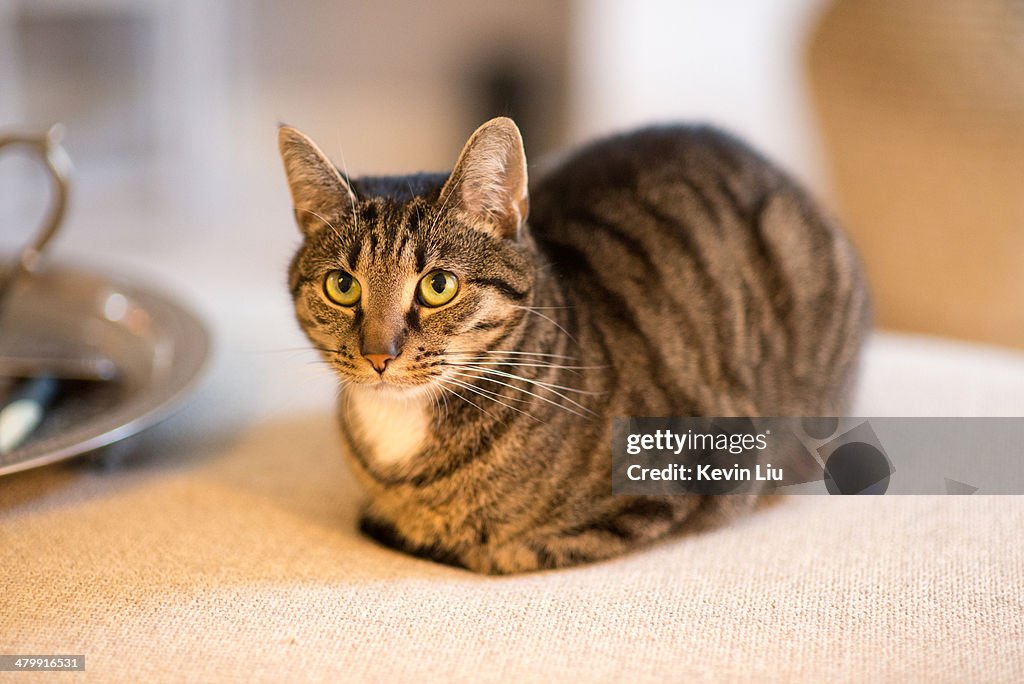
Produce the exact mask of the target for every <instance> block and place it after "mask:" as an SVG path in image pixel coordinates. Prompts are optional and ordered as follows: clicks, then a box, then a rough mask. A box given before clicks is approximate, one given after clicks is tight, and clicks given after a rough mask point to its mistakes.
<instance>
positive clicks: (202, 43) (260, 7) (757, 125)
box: [0, 0, 1024, 346]
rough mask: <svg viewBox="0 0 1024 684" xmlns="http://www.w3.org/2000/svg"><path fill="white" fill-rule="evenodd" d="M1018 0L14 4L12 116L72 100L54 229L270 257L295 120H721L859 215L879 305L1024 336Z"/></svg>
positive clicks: (431, 123)
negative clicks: (282, 129)
mask: <svg viewBox="0 0 1024 684" xmlns="http://www.w3.org/2000/svg"><path fill="white" fill-rule="evenodd" d="M1021 6H1022V3H1020V2H1018V1H1017V0H983V1H981V2H972V3H957V2H952V0H950V1H948V2H938V3H930V2H924V1H923V0H887V1H886V2H881V1H875V0H868V1H866V2H847V1H845V0H776V1H773V2H762V1H761V0H722V1H720V2H715V3H708V2H697V1H693V2H678V1H676V2H673V1H669V0H635V1H632V2H630V1H627V0H523V1H522V2H517V3H478V2H470V1H469V0H441V1H439V2H433V3H413V2H397V1H396V0H382V1H380V2H374V3H369V2H346V1H340V2H339V1H333V2H332V1H329V0H309V1H307V2H267V1H259V0H251V1H247V0H0V128H4V127H17V128H20V129H24V128H26V127H27V128H37V129H38V128H41V127H43V126H45V125H46V124H48V123H50V122H52V121H63V122H65V123H66V124H67V128H68V135H67V139H66V140H67V147H68V148H69V150H70V152H71V153H72V155H73V157H74V159H75V161H76V165H77V175H76V187H75V194H74V197H73V200H74V205H73V207H72V213H71V218H70V221H69V225H68V230H67V233H66V235H65V236H63V237H62V241H61V244H60V245H59V246H58V249H60V250H65V251H66V252H68V253H80V254H83V255H87V256H88V255H95V256H98V257H100V258H103V257H104V256H119V257H123V258H129V259H139V260H151V261H154V262H155V261H159V260H160V258H161V257H164V258H165V261H170V260H171V257H172V256H173V258H174V259H175V260H176V262H175V263H176V267H177V268H181V269H187V268H188V267H189V266H191V265H194V264H202V263H204V261H203V260H204V259H205V260H207V261H206V267H209V268H216V267H218V266H219V262H218V261H217V259H218V258H219V257H217V256H216V255H217V254H219V253H220V252H218V250H217V249H214V247H217V246H220V247H223V248H224V249H233V250H236V251H238V252H241V253H244V254H246V255H247V257H246V258H247V259H248V260H250V261H251V262H255V263H261V264H264V265H265V266H266V268H267V269H269V270H274V269H280V268H282V264H283V263H284V262H285V261H286V260H287V256H288V254H289V253H290V251H291V249H292V248H293V246H294V242H295V240H296V235H295V232H294V229H293V228H292V226H291V217H290V210H289V207H288V199H287V193H286V191H285V188H284V184H283V179H282V177H281V172H280V168H279V162H278V160H277V158H276V150H275V146H274V136H275V131H274V128H275V126H276V124H277V123H278V122H279V121H283V122H287V123H289V124H291V125H294V126H297V127H299V128H301V129H303V130H305V131H306V132H308V133H309V134H310V135H312V136H313V137H314V138H316V139H317V140H318V141H319V142H320V143H321V144H322V146H323V147H324V149H325V150H326V151H327V152H328V153H329V154H330V155H332V156H333V157H334V158H335V160H336V161H337V162H339V163H342V162H343V163H344V164H345V165H346V166H347V167H348V170H349V171H350V172H352V173H354V174H361V173H388V172H406V171H415V170H422V169H429V170H437V169H444V168H448V167H450V165H451V164H452V162H453V161H454V158H455V156H456V155H457V153H458V151H459V149H460V148H461V145H462V143H463V142H464V141H465V139H466V137H467V136H468V135H469V133H470V132H472V130H473V129H474V128H475V127H476V125H478V124H479V123H481V122H482V121H483V120H485V119H486V118H488V117H490V116H494V115H498V114H510V115H512V116H514V117H515V118H516V119H517V121H518V122H519V123H520V125H521V127H522V128H523V131H524V134H525V136H526V140H527V145H528V153H529V155H530V157H531V160H533V161H534V162H536V161H537V160H539V159H542V158H544V156H545V155H546V154H548V153H551V152H553V151H557V150H559V149H561V148H564V147H565V146H567V145H573V144H577V143H579V142H581V141H584V140H586V139H588V138H590V137H592V136H594V135H598V134H601V133H605V132H609V131H613V130H618V129H623V128H628V127H630V126H635V125H640V124H644V123H649V122H652V121H677V120H701V121H711V122H715V123H717V124H719V125H722V126H724V127H726V128H729V129H731V130H733V131H734V132H736V133H738V134H740V135H741V136H743V137H745V138H747V139H748V140H750V141H751V142H753V143H754V144H755V146H757V147H759V148H760V149H762V150H763V151H764V152H766V153H767V154H769V155H770V156H771V157H773V158H774V159H776V160H777V161H778V162H780V163H781V164H782V165H783V166H785V167H786V168H788V169H790V170H791V171H792V172H793V173H794V174H795V175H796V176H797V177H799V178H800V179H801V180H803V181H804V182H805V183H806V184H808V185H809V186H810V187H811V189H812V191H813V192H814V193H815V194H816V195H818V196H819V197H820V198H822V200H823V201H824V202H825V203H826V205H827V206H828V207H830V208H831V209H832V210H833V211H835V212H837V213H838V214H839V215H840V216H841V218H842V219H843V220H844V222H845V223H846V224H847V226H848V228H849V230H850V231H851V233H852V234H853V236H854V239H855V241H856V242H857V243H858V246H859V247H860V249H861V251H862V253H863V254H864V257H865V261H866V264H867V268H868V271H869V273H870V275H871V280H872V287H873V289H874V292H875V298H876V301H877V308H878V312H879V321H880V322H881V324H882V325H884V326H885V327H889V328H895V329H904V330H915V331H924V332H928V333H932V334H940V335H954V336H958V337H964V338H969V339H980V340H986V341H994V342H1000V343H1004V344H1013V345H1020V346H1024V286H1022V285H1021V278H1020V270H1021V267H1022V266H1024V238H1022V237H1021V236H1020V235H1021V233H1022V230H1021V229H1022V228H1024V219H1022V210H1021V206H1022V205H1021V201H1022V200H1021V197H1024V192H1022V190H1024V188H1022V187H1021V186H1022V185H1024V172H1022V167H1021V159H1022V158H1024V155H1022V154H1021V153H1020V150H1021V147H1020V142H1019V141H1020V131H1021V130H1022V128H1024V124H1022V123H1021V121H1022V118H1021V111H1022V109H1021V107H1022V105H1021V102H1024V98H1021V97H1020V95H1019V93H1020V92H1021V88H1024V75H1022V73H1021V69H1022V68H1024V59H1022V58H1021V51H1022V50H1024V48H1022V45H1024V42H1022V41H1024V38H1022V36H1024V30H1022V29H1021V28H1020V27H1021V23H1020V15H1021ZM965 65H966V66H965ZM925 67H929V68H925ZM982 76H985V77H986V78H981V77H982ZM1007 93H1009V94H1007ZM1000 94H1002V95H1004V96H1002V97H997V95H1000ZM1015 98H1016V99H1015ZM992 112H995V113H997V114H998V115H999V117H998V122H997V123H996V124H991V125H990V123H989V122H990V121H994V120H995V119H994V118H993V115H992ZM926 114H927V116H925V115H926ZM947 114H948V116H947ZM972 116H974V117H975V118H973V119H972V118H971V117H972ZM986 117H987V118H986ZM986 131H988V132H987V133H986ZM1014 136H1016V137H1014ZM1014 141H1016V142H1014ZM35 173H36V172H35V171H33V169H32V168H31V165H30V164H27V163H26V162H25V160H23V159H19V158H18V157H17V155H5V156H4V157H3V158H2V159H0V248H3V247H7V248H10V247H11V246H12V245H13V244H14V243H16V242H17V240H18V239H19V236H20V234H21V232H20V231H23V230H24V226H26V225H27V224H28V223H29V222H30V221H31V218H30V217H31V216H32V215H33V212H36V213H38V211H39V210H40V209H39V207H41V206H42V201H43V199H42V198H41V197H40V196H38V194H37V193H34V192H32V191H31V189H33V188H34V187H35V186H34V185H33V183H34V181H36V180H39V179H38V178H36V177H35V176H34V175H33V174H35ZM968 180H969V181H970V182H969V183H965V181H968ZM203 246H209V247H210V248H209V249H204V248H203ZM968 266H969V268H968ZM196 267H197V268H198V266H196ZM166 271H167V272H168V273H170V272H171V271H173V269H170V268H167V269H166ZM276 275H279V274H276Z"/></svg>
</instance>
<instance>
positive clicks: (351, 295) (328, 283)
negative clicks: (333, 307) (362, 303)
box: [324, 271, 363, 306]
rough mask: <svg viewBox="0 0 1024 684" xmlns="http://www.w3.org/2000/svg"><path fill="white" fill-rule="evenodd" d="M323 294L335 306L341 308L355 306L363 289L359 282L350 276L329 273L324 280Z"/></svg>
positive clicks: (334, 272)
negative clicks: (338, 305)
mask: <svg viewBox="0 0 1024 684" xmlns="http://www.w3.org/2000/svg"><path fill="white" fill-rule="evenodd" d="M324 292H325V293H326V294H327V298H328V299H330V300H331V301H332V302H334V303H335V304H341V305H342V306H355V305H356V302H358V301H359V296H360V295H361V294H362V293H363V288H361V287H360V286H359V281H358V280H356V279H355V278H353V277H352V274H350V273H345V272H344V271H331V272H330V273H328V274H327V278H326V279H325V280H324Z"/></svg>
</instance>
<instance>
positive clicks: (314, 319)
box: [278, 118, 535, 392]
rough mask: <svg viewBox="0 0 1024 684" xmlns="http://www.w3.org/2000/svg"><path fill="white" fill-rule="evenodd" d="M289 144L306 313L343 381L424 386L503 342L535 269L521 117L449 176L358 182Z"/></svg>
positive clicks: (480, 140) (300, 141) (299, 141)
mask: <svg viewBox="0 0 1024 684" xmlns="http://www.w3.org/2000/svg"><path fill="white" fill-rule="evenodd" d="M278 144H279V146H280V151H281V157H282V159H283V161H284V166H285V172H286V174H287V177H288V184H289V186H290V188H291V194H292V200H293V202H294V206H295V218H296V221H297V223H298V225H299V228H300V229H301V231H302V235H303V243H302V246H301V247H300V248H299V250H298V252H297V253H296V255H295V257H294V259H293V260H292V264H291V269H290V273H289V280H290V282H289V285H290V287H291V292H292V296H293V298H294V300H295V311H296V314H297V316H298V319H299V322H300V324H301V325H302V327H303V329H304V331H305V332H306V334H307V336H308V337H309V338H310V339H311V340H312V342H313V343H314V344H315V345H316V346H317V348H318V349H320V351H321V352H322V354H323V356H324V358H325V359H327V361H328V363H330V365H331V366H332V367H333V368H334V369H335V370H336V371H337V373H338V375H339V376H340V377H341V379H342V381H343V382H346V383H354V384H358V385H371V386H376V387H379V388H381V389H385V390H387V389H405V390H407V391H410V392H412V391H416V390H417V389H419V390H423V389H425V388H428V387H430V386H431V385H432V384H433V383H435V382H437V381H439V379H440V378H442V377H443V375H442V374H446V373H448V372H449V370H450V369H451V368H457V367H455V366H452V365H451V364H453V363H456V362H466V361H468V360H469V359H472V358H474V357H475V356H477V355H479V354H482V353H484V352H485V351H487V350H492V349H494V348H495V347H502V345H501V341H502V340H507V338H508V337H509V336H510V334H511V333H512V332H513V331H514V330H515V328H516V326H518V325H519V324H520V323H521V321H522V320H523V317H524V315H525V313H526V310H525V309H524V308H523V307H526V306H529V304H530V302H531V300H532V294H533V286H534V274H535V261H534V251H533V249H532V247H531V244H532V243H531V240H530V238H529V236H528V235H527V229H526V225H525V222H526V216H527V212H528V208H529V197H528V194H527V176H526V155H525V153H524V151H523V144H522V138H521V136H520V134H519V130H518V128H516V125H515V124H514V123H513V122H512V121H511V120H510V119H507V118H498V119H493V120H491V121H488V122H487V123H485V124H484V125H483V126H481V127H480V128H478V129H477V131H476V132H475V133H474V134H473V135H472V136H471V137H470V139H469V141H468V142H467V143H466V145H465V147H464V148H463V150H462V154H461V155H460V156H459V159H458V161H457V162H456V164H455V168H454V170H453V171H452V172H451V174H450V175H445V174H437V175H426V174H420V175H417V176H399V177H390V178H361V179H349V178H346V177H345V175H343V174H342V173H340V172H339V171H338V169H337V167H335V165H334V164H332V163H331V161H330V160H329V159H328V158H327V157H326V156H325V155H324V154H323V152H321V151H320V149H319V148H318V147H317V146H316V145H315V144H314V143H313V142H312V141H311V140H310V139H309V138H307V137H306V136H304V135H303V134H302V133H300V132H298V131H297V130H295V129H293V128H288V127H281V129H280V131H279V135H278ZM502 348H504V347H502Z"/></svg>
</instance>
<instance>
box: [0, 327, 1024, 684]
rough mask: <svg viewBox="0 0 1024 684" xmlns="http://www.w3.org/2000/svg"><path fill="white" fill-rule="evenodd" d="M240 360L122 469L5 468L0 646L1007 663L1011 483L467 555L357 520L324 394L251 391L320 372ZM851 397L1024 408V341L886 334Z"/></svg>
mask: <svg viewBox="0 0 1024 684" xmlns="http://www.w3.org/2000/svg"><path fill="white" fill-rule="evenodd" d="M237 330H238V334H239V335H240V336H241V335H243V334H244V332H245V327H244V326H238V327H237ZM260 358H262V359H263V361H262V362H260V363H257V364H256V365H257V369H256V370H257V371H259V372H254V373H250V374H248V375H246V376H244V377H246V378H249V379H248V380H243V379H242V376H239V375H237V374H236V371H237V370H238V369H239V368H241V367H243V366H249V365H251V364H253V361H252V358H251V357H243V358H238V356H237V355H234V354H233V355H231V358H229V359H222V361H221V363H220V364H218V366H217V368H216V371H215V373H214V378H213V381H212V382H211V383H209V384H208V385H207V387H206V389H205V390H204V391H203V392H202V394H201V396H200V397H199V399H198V400H197V402H196V403H195V404H193V405H192V406H191V407H190V408H189V409H188V410H186V411H185V412H184V413H182V414H180V415H179V416H177V417H176V418H175V419H173V420H172V421H170V422H168V423H166V424H165V425H163V426H161V427H160V428H158V429H157V430H156V431H155V432H153V433H151V434H150V435H148V437H147V439H145V440H143V441H142V442H141V443H139V444H137V445H136V446H135V448H134V449H135V451H136V452H137V453H136V458H134V459H133V460H131V461H129V463H128V464H127V465H126V466H125V467H124V468H122V469H120V470H115V471H112V472H105V471H102V470H99V469H96V468H88V467H85V466H83V465H82V464H78V465H72V466H67V467H54V468H49V469H45V470H40V471H36V472H29V473H24V474H21V475H16V476H12V477H10V478H4V479H3V480H0V568H2V577H3V580H2V582H3V591H2V592H0V652H3V653H49V652H54V653H82V654H85V655H86V663H87V671H86V678H87V679H88V680H92V681H104V682H109V681H113V682H118V681H125V682H128V681H133V682H134V681H183V680H189V681H266V682H279V681H318V680H324V679H330V680H335V681H371V682H372V681H379V682H387V683H388V684H396V683H398V682H416V683H418V682H422V681H455V682H488V681H491V682H510V681H515V682H519V681H524V682H531V681H536V682H544V683H545V684H546V683H547V682H550V681H564V680H579V681H640V682H660V681H666V680H669V681H691V680H694V679H714V680H745V679H753V678H757V679H759V680H769V681H819V680H822V679H827V680H836V681H863V680H865V679H881V680H885V681H899V680H916V681H930V682H931V681H963V680H972V681H1006V682H1011V681H1020V679H1021V678H1022V676H1024V547H1022V545H1021V543H1020V539H1021V536H1020V534H1021V533H1020V530H1021V529H1024V499H1021V498H1018V497H984V496H977V495H976V496H964V497H878V498H870V499H867V498H865V499H851V498H830V497H799V498H798V497H792V498H787V499H784V500H782V501H780V502H778V503H777V504H776V505H772V506H769V507H767V508H766V509H765V510H763V511H760V512H759V513H757V514H755V515H751V516H750V517H747V518H745V519H743V520H740V521H739V522H737V523H736V524H734V525H732V526H730V527H726V528H722V529H718V530H715V531H712V532H709V533H703V534H699V535H692V536H689V537H687V538H683V539H679V540H675V541H671V542H667V543H664V544H661V545H659V546H657V547H656V548H653V549H650V550H648V551H645V552H642V553H635V554H633V555H630V556H627V557H624V558H620V559H617V560H613V561H610V562H606V563H601V564H598V565H592V566H589V567H583V568H579V569H573V570H567V571H558V572H545V573H540V574H533V575H525V576H520V577H510V578H488V577H479V576H475V575H472V574H469V573H466V572H463V571H460V570H456V569H451V568H447V567H442V566H438V565H433V564H431V563H428V562H424V561H419V560H415V559H412V558H408V557H406V556H403V555H400V554H397V553H394V552H392V551H389V550H386V549H382V548H380V547H378V546H376V545H374V544H373V543H371V542H369V541H367V540H365V539H363V538H362V537H360V536H359V535H358V534H357V533H356V532H355V529H354V525H355V517H356V506H357V501H358V498H359V493H358V492H357V490H356V488H355V486H354V484H353V482H352V481H351V479H350V478H349V476H348V474H347V473H346V471H345V469H344V467H343V465H342V463H341V461H340V459H339V457H338V452H337V450H338V440H337V438H336V435H335V430H334V426H333V424H332V420H331V417H330V412H329V410H327V409H326V408H322V407H321V408H313V407H312V406H311V405H312V403H314V402H313V400H312V399H308V398H307V399H306V404H307V405H305V406H297V408H302V409H303V411H302V412H301V413H295V412H292V413H288V412H282V411H281V410H280V409H270V408H268V407H270V406H277V405H279V404H280V403H281V402H282V400H289V399H290V398H292V397H298V396H300V395H301V396H306V397H317V398H318V399H317V400H316V401H319V398H322V397H323V396H329V393H330V392H329V390H330V387H329V380H328V379H326V378H321V379H316V378H315V377H313V376H311V375H310V374H308V373H302V372H298V371H297V370H296V367H295V366H294V365H292V366H289V367H288V369H287V372H285V371H284V370H283V368H284V366H282V361H281V360H280V357H279V356H271V357H267V356H263V357H260ZM261 364H262V365H261ZM257 377H258V378H261V379H260V380H254V379H253V378H257ZM231 378H234V379H236V380H237V382H236V383H234V384H233V385H232V384H231V383H226V381H227V380H228V379H231ZM247 383H248V384H247ZM257 387H260V388H262V389H261V391H259V392H256V391H255V388H257ZM247 397H248V400H247V401H246V398H247ZM253 397H257V398H256V399H254V398H253ZM285 403H287V401H286V402H285ZM296 403H297V404H301V403H302V402H301V400H300V401H297V402H295V403H292V406H293V407H296ZM860 408H861V411H860V412H861V413H862V414H871V413H875V414H878V413H889V414H896V415H899V414H908V413H909V414H914V413H926V414H928V413H930V414H944V413H945V414H958V413H972V412H977V413H982V414H997V413H1004V414H1012V413H1014V412H1016V413H1020V412H1021V411H1022V410H1024V358H1022V357H1021V356H1018V355H1014V354H1007V353H1005V352H999V351H996V350H986V349H983V348H970V347H959V346H949V345H947V344H944V343H937V342H929V341H927V340H918V339H913V338H894V337H883V338H881V339H880V340H876V341H875V342H874V344H873V345H872V348H871V350H870V353H869V356H868V362H867V365H866V368H865V376H864V386H863V389H862V392H861V404H860ZM150 452H152V453H150ZM64 676H68V677H71V676H77V675H64ZM43 677H44V675H41V676H40V679H42V678H43ZM7 678H8V679H11V680H13V681H33V680H34V677H33V676H24V675H18V676H17V678H16V679H14V676H13V675H8V677H7ZM0 679H4V677H3V675H0Z"/></svg>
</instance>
